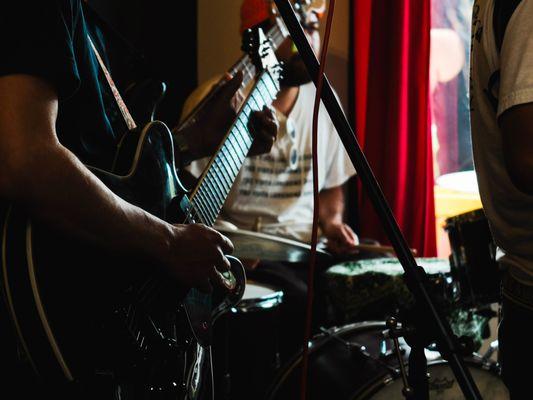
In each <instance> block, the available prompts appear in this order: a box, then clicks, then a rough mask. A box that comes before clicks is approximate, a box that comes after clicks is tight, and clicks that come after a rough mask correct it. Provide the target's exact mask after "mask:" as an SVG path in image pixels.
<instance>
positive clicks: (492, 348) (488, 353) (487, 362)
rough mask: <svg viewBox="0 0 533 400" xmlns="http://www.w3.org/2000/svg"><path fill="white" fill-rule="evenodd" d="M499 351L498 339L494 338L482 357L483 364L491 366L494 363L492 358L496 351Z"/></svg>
mask: <svg viewBox="0 0 533 400" xmlns="http://www.w3.org/2000/svg"><path fill="white" fill-rule="evenodd" d="M497 351H498V340H493V341H492V342H491V343H490V345H489V348H488V349H487V351H486V352H485V354H483V356H482V357H481V362H482V363H483V365H486V366H490V365H492V361H491V358H492V356H493V354H494V353H495V352H497Z"/></svg>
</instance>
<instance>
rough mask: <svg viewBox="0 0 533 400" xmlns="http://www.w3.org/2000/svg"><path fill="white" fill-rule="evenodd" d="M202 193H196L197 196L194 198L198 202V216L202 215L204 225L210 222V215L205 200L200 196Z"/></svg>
mask: <svg viewBox="0 0 533 400" xmlns="http://www.w3.org/2000/svg"><path fill="white" fill-rule="evenodd" d="M200 194H201V192H200V191H198V192H196V196H195V197H194V198H195V200H196V204H197V206H198V207H197V210H198V214H199V215H200V217H201V218H202V221H200V222H202V223H206V222H207V221H208V219H209V218H208V216H209V213H208V212H207V207H206V206H205V204H204V200H203V198H202V197H201V196H200Z"/></svg>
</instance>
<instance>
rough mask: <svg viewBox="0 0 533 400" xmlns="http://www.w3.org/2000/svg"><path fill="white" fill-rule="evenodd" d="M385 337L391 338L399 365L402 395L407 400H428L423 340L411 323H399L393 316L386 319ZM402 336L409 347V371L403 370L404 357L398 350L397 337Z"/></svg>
mask: <svg viewBox="0 0 533 400" xmlns="http://www.w3.org/2000/svg"><path fill="white" fill-rule="evenodd" d="M386 326H387V329H388V331H387V337H389V338H390V339H392V340H393V342H394V348H395V351H396V357H397V358H398V364H399V366H400V373H401V377H402V381H403V390H402V394H403V396H404V397H405V398H406V399H408V400H413V399H417V400H429V383H428V374H427V360H426V355H425V353H424V350H425V348H426V345H425V341H423V340H422V341H421V340H419V337H418V335H417V332H416V330H415V329H414V328H413V325H410V324H401V323H399V322H398V320H397V319H396V318H394V317H390V318H388V319H387V321H386ZM400 337H403V338H404V339H405V341H406V342H407V344H408V345H409V347H410V348H411V350H410V352H409V372H408V373H407V372H406V370H405V364H404V359H403V357H402V353H401V351H400V344H399V342H398V338H400Z"/></svg>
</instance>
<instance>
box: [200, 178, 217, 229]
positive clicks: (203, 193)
mask: <svg viewBox="0 0 533 400" xmlns="http://www.w3.org/2000/svg"><path fill="white" fill-rule="evenodd" d="M207 177H208V175H206V176H205V177H204V180H203V181H202V187H201V188H200V190H199V191H198V195H199V196H200V198H201V199H203V201H204V204H205V207H206V209H207V211H208V216H209V218H210V219H214V218H216V215H217V212H216V209H215V207H214V206H213V203H214V202H215V199H214V196H213V194H212V193H211V191H210V190H209V181H208V180H207Z"/></svg>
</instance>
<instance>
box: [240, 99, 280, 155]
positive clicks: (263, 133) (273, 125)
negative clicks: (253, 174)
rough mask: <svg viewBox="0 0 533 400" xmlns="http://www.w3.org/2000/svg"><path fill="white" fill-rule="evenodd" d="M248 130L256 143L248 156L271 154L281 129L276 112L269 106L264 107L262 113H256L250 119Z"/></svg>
mask: <svg viewBox="0 0 533 400" xmlns="http://www.w3.org/2000/svg"><path fill="white" fill-rule="evenodd" d="M248 129H250V132H251V133H252V134H253V135H254V142H253V144H252V147H251V148H250V151H249V152H248V156H257V155H259V154H264V153H268V152H270V149H271V148H272V145H273V144H274V142H275V141H276V137H277V135H278V129H279V122H278V119H277V118H276V112H275V111H274V110H273V109H272V108H269V107H267V106H265V107H263V110H262V111H256V112H255V113H253V114H252V116H251V117H250V124H249V126H248Z"/></svg>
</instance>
